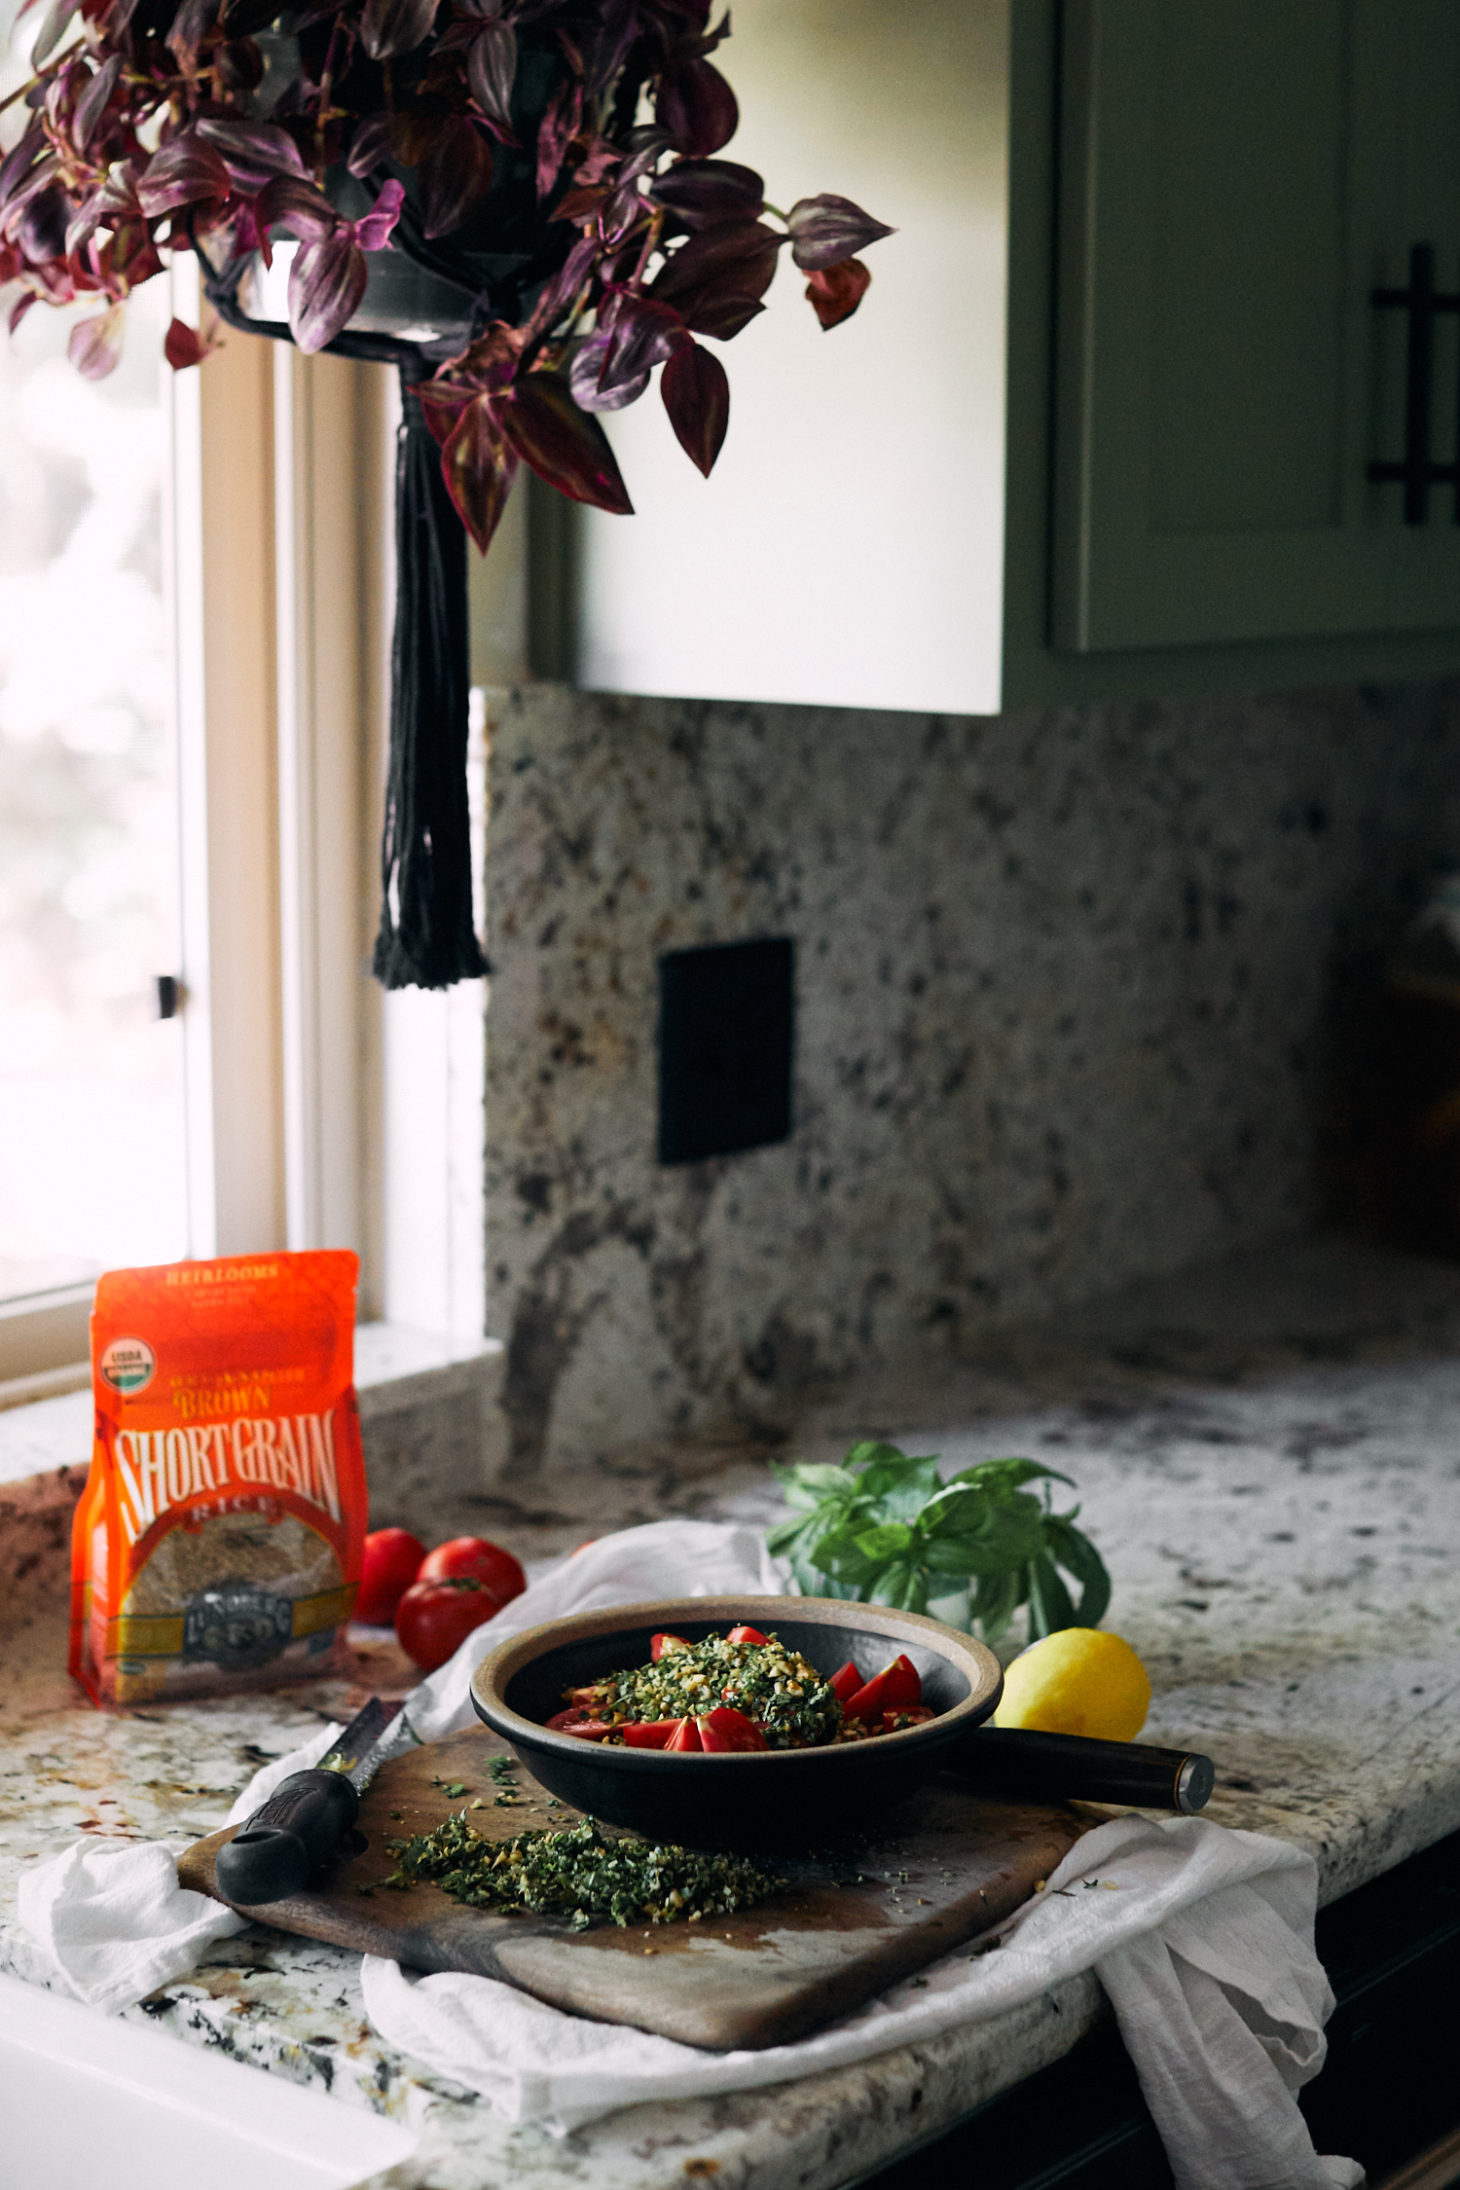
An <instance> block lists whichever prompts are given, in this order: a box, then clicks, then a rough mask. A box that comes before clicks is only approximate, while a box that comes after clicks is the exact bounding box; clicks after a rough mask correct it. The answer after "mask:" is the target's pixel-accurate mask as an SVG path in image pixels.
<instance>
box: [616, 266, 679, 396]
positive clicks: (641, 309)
mask: <svg viewBox="0 0 1460 2190" xmlns="http://www.w3.org/2000/svg"><path fill="white" fill-rule="evenodd" d="M599 329H600V332H602V333H604V334H606V335H607V336H608V346H607V349H606V350H605V352H604V359H603V367H602V371H601V374H600V386H601V387H602V388H604V389H605V390H606V389H610V388H614V387H618V386H621V385H622V384H623V383H624V382H626V381H634V380H638V381H642V379H643V377H644V375H645V374H646V373H648V372H652V370H653V369H654V367H655V366H656V365H662V364H663V362H664V360H665V358H667V357H672V356H673V355H674V352H675V351H676V350H677V349H679V347H680V346H681V344H682V343H684V342H685V341H686V340H687V339H688V334H687V330H686V328H685V324H684V321H683V320H682V319H681V318H680V316H679V314H678V312H676V311H674V310H673V309H672V308H671V307H670V306H669V305H667V304H660V303H657V302H656V301H655V300H654V298H652V297H639V296H635V295H634V294H633V293H632V291H630V290H627V289H615V290H614V291H612V293H611V294H610V296H609V299H608V302H607V304H606V305H605V306H604V307H603V308H602V310H601V311H600V313H599ZM600 408H601V406H600Z"/></svg>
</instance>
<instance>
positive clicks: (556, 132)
mask: <svg viewBox="0 0 1460 2190" xmlns="http://www.w3.org/2000/svg"><path fill="white" fill-rule="evenodd" d="M582 118H583V86H582V84H581V83H578V82H577V81H570V82H568V83H566V84H559V86H558V88H557V90H556V91H555V92H554V93H553V97H552V103H551V105H550V106H549V107H548V110H547V112H546V114H544V116H543V118H542V121H541V123H540V124H539V125H538V132H537V194H538V196H539V197H540V198H545V197H546V196H547V194H548V192H549V191H550V190H551V189H552V187H553V184H554V183H555V182H556V181H557V179H558V175H559V172H560V171H561V169H562V165H563V155H564V153H565V152H566V151H567V149H568V146H569V145H570V144H571V143H572V141H573V138H574V136H575V135H576V133H577V129H578V124H579V122H580V121H581V120H582Z"/></svg>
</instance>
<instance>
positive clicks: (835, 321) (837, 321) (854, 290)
mask: <svg viewBox="0 0 1460 2190" xmlns="http://www.w3.org/2000/svg"><path fill="white" fill-rule="evenodd" d="M871 285H872V276H871V275H870V274H869V273H868V271H867V269H866V267H865V266H864V265H863V264H862V262H861V260H860V259H843V260H841V262H840V263H839V264H838V265H836V266H825V267H822V268H821V270H820V271H819V272H818V273H815V274H812V275H811V276H810V277H809V279H808V280H807V283H806V294H807V296H808V298H809V299H810V301H811V309H812V311H813V312H815V314H816V316H817V318H818V319H819V320H820V321H821V324H822V326H823V327H839V326H840V325H841V323H842V321H843V320H844V319H850V318H851V316H852V314H853V312H855V310H856V309H857V306H858V305H859V304H860V303H861V301H862V299H863V297H864V296H865V295H866V294H867V291H868V289H869V288H870V287H871Z"/></svg>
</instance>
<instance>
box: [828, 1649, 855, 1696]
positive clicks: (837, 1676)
mask: <svg viewBox="0 0 1460 2190" xmlns="http://www.w3.org/2000/svg"><path fill="white" fill-rule="evenodd" d="M826 1685H827V1687H828V1688H829V1689H830V1690H831V1692H832V1694H833V1695H834V1696H835V1697H836V1699H837V1701H838V1702H839V1703H840V1704H841V1705H842V1706H843V1707H845V1706H846V1705H847V1704H849V1703H850V1702H851V1700H852V1698H853V1696H854V1695H855V1694H856V1693H857V1690H858V1689H859V1688H860V1687H861V1685H862V1676H861V1674H860V1673H859V1672H858V1671H857V1668H856V1667H855V1666H854V1665H853V1663H852V1661H851V1659H850V1658H848V1660H847V1662H846V1664H845V1665H844V1666H842V1667H841V1669H840V1670H839V1671H838V1672H835V1673H833V1674H832V1676H831V1679H830V1680H829V1681H828V1682H827V1684H826Z"/></svg>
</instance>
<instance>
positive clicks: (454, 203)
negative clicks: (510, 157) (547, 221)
mask: <svg viewBox="0 0 1460 2190" xmlns="http://www.w3.org/2000/svg"><path fill="white" fill-rule="evenodd" d="M419 172H420V178H421V224H422V226H423V227H424V229H425V231H426V234H427V235H428V236H429V237H432V238H434V237H436V236H449V235H450V234H451V232H452V230H453V229H455V228H460V227H461V225H462V223H463V222H464V221H466V220H468V219H469V218H470V216H471V215H472V214H473V213H474V212H475V211H476V209H477V207H478V206H479V205H480V204H481V203H482V201H483V200H484V198H485V197H486V195H487V192H488V191H489V190H490V189H491V187H492V148H491V146H490V145H489V144H488V143H487V140H486V138H485V137H484V136H482V134H481V132H480V131H479V130H477V129H474V128H473V127H472V125H471V123H470V122H469V121H467V120H466V119H465V118H464V117H463V116H460V115H458V116H455V117H453V118H452V119H450V120H449V121H448V122H447V123H446V125H445V126H444V128H443V129H442V132H441V134H440V136H439V137H438V138H437V141H436V142H435V144H433V145H432V147H431V150H430V151H429V152H428V153H427V154H426V156H425V158H424V159H423V160H422V161H421V165H420V171H419Z"/></svg>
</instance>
